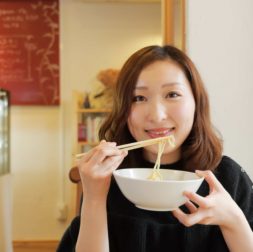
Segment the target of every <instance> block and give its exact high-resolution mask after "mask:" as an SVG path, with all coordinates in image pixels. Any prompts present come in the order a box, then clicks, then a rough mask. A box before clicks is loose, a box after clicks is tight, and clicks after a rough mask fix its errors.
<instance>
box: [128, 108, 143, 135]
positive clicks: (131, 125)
mask: <svg viewBox="0 0 253 252" xmlns="http://www.w3.org/2000/svg"><path fill="white" fill-rule="evenodd" d="M141 121H143V120H142V119H141V113H140V111H139V109H137V108H132V109H131V112H130V114H129V116H128V120H127V125H128V129H129V131H130V133H131V134H132V135H134V131H135V130H136V129H137V128H138V127H140V124H141Z"/></svg>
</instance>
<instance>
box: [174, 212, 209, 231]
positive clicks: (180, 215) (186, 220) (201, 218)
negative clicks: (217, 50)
mask: <svg viewBox="0 0 253 252" xmlns="http://www.w3.org/2000/svg"><path fill="white" fill-rule="evenodd" d="M172 214H173V215H174V216H175V218H177V219H178V221H179V222H181V223H182V224H183V225H185V226H186V227H190V226H193V225H195V224H206V221H205V220H206V219H208V216H207V213H206V212H205V211H203V210H201V209H200V210H197V211H196V212H195V213H192V214H186V213H184V212H183V211H182V210H181V209H179V208H178V209H176V210H174V211H173V212H172Z"/></svg>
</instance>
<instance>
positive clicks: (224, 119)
mask: <svg viewBox="0 0 253 252" xmlns="http://www.w3.org/2000/svg"><path fill="white" fill-rule="evenodd" d="M27 1H28V0H26V1H25V2H27ZM3 2H4V1H3ZM6 2H9V3H11V2H13V4H14V3H15V2H16V1H6ZM31 2H34V1H32V0H31ZM38 2H41V4H42V5H43V1H38ZM172 2H173V4H175V6H177V7H176V8H174V9H172V10H170V9H166V8H170V6H172V5H171V4H170V3H171V1H158V0H149V1H148V0H146V1H145V0H143V1H137V0H136V1H134V0H132V1H131V0H128V1H127V0H125V1H123V0H118V1H109V0H108V1H106V0H104V1H95V0H94V1H86V0H59V28H60V29H59V66H60V68H59V87H60V91H59V98H60V99H59V104H58V105H48V106H39V105H31V104H30V105H26V106H24V105H11V106H10V107H9V109H10V113H9V120H10V127H9V133H10V140H9V141H10V151H9V153H10V154H9V157H10V171H11V172H10V173H8V172H2V173H3V175H1V176H0V190H1V191H0V201H1V202H0V206H1V207H2V208H4V209H2V210H1V211H0V227H1V226H2V227H6V229H5V230H3V231H1V230H0V235H2V236H3V237H4V239H3V240H2V239H1V238H0V243H2V245H1V244H0V251H3V252H4V251H7V252H9V251H12V249H11V247H10V246H9V247H8V245H6V244H7V243H8V241H14V248H15V249H14V251H19V252H20V251H55V247H56V246H57V243H58V241H59V239H60V238H61V236H62V235H63V232H64V230H65V229H66V227H67V226H68V225H69V223H70V221H71V219H72V218H73V217H74V216H75V211H76V185H75V184H73V183H71V182H70V180H69V178H68V174H69V171H70V168H71V167H73V165H74V164H73V159H72V154H73V153H74V152H75V151H76V150H77V143H76V142H77V136H76V134H77V125H78V120H79V119H78V117H77V110H76V106H77V104H78V102H79V104H80V101H81V100H80V97H82V98H81V99H84V98H85V95H87V94H90V93H92V92H95V91H94V90H96V88H97V87H99V85H100V84H101V83H99V80H98V79H97V75H98V73H99V72H100V71H101V70H104V69H108V68H112V69H120V68H121V66H122V64H123V63H124V61H125V60H126V59H127V58H128V57H129V56H130V55H131V54H132V53H133V52H134V51H136V50H138V49H139V48H141V47H143V46H146V45H150V44H163V43H166V42H171V43H174V44H175V45H177V46H179V47H181V48H183V49H184V50H185V51H186V53H188V55H189V56H190V57H191V58H192V60H193V61H194V62H195V64H196V66H197V67H198V69H199V71H200V73H201V75H202V78H203V80H204V83H205V84H206V87H207V89H208V92H209V95H210V102H211V107H212V111H211V112H212V119H213V123H214V125H215V126H216V127H217V128H218V129H219V131H220V132H221V134H222V136H223V138H224V146H225V150H224V153H225V154H227V155H228V156H230V157H232V158H233V159H234V160H236V161H237V162H238V163H239V164H240V165H241V166H242V167H243V169H244V170H245V171H246V172H247V173H248V174H249V175H250V177H251V178H252V179H253V155H252V154H251V151H250V149H251V148H250V146H251V143H252V142H253V134H252V129H253V117H252V111H251V108H252V107H253V99H252V98H251V95H252V94H253V71H252V66H253V46H252V45H253V29H252V23H253V16H252V10H253V1H251V0H242V1H238V0H213V1H206V0H204V1H203V0H185V1H176V0H175V1H172ZM182 2H183V3H184V4H185V5H184V8H183V9H182V8H181V7H182V5H181V4H182ZM173 6H174V5H173ZM179 6H180V8H178V7H179ZM1 8H2V7H1ZM1 8H0V17H1V16H2V15H3V10H4V9H3V8H2V9H1ZM171 11H172V12H171ZM173 11H174V12H175V13H174V14H173V18H172V17H171V16H169V17H168V15H172V14H171V13H173ZM182 13H183V17H182V16H181V15H182ZM182 22H183V24H182ZM169 29H172V30H173V32H172V33H171V32H170V30H169ZM182 29H183V30H182ZM182 31H183V32H182ZM0 38H1V37H0ZM182 41H183V42H182ZM0 87H1V83H0ZM77 93H78V98H76V97H77V96H76V94H77ZM74 94H75V95H74ZM80 95H81V96H80ZM100 112H101V111H100ZM1 155H2V154H1ZM10 199H12V200H10ZM3 206H5V207H3ZM1 207H0V208H1ZM11 209H12V210H11ZM10 213H11V214H10ZM6 219H8V220H9V222H8V223H9V224H8V223H6V221H5V222H4V223H3V220H6ZM2 241H6V244H5V245H4V242H2ZM1 246H3V249H1Z"/></svg>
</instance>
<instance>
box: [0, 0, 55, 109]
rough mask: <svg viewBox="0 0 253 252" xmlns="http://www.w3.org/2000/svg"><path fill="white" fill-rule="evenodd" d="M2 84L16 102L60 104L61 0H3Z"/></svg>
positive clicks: (0, 39)
mask: <svg viewBox="0 0 253 252" xmlns="http://www.w3.org/2000/svg"><path fill="white" fill-rule="evenodd" d="M0 88H4V89H7V90H9V91H10V94H11V95H10V96H11V104H14V105H58V104H59V2H58V0H5V1H4V0H0Z"/></svg>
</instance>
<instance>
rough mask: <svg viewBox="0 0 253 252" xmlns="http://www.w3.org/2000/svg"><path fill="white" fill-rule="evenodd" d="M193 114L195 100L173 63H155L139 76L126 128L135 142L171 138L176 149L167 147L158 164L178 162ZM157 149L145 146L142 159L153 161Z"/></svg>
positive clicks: (188, 85)
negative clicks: (169, 136) (172, 137)
mask: <svg viewBox="0 0 253 252" xmlns="http://www.w3.org/2000/svg"><path fill="white" fill-rule="evenodd" d="M194 112H195V101H194V97H193V94H192V90H191V87H190V84H189V82H188V80H187V78H186V76H185V74H184V72H183V71H182V70H181V68H180V67H179V66H178V65H177V64H176V63H175V62H173V61H170V60H167V61H156V62H154V63H152V64H151V65H149V66H147V67H146V68H144V69H143V70H142V71H141V73H140V75H139V78H138V80H137V83H136V87H135V90H134V99H133V103H132V107H131V111H130V114H129V117H128V121H127V123H128V128H129V130H130V132H131V134H132V136H133V137H134V138H135V139H136V141H141V140H146V139H150V138H157V137H164V136H168V135H174V137H175V143H176V147H174V148H173V147H171V146H169V145H168V144H167V145H166V147H165V150H164V154H166V155H163V156H162V159H161V162H162V163H172V162H175V161H177V160H179V159H180V155H181V145H182V143H183V142H184V140H185V139H186V138H187V136H188V135H189V133H190V131H191V129H192V125H193V120H194ZM157 150H158V148H157V145H151V146H148V147H145V148H144V157H145V158H146V159H147V160H149V161H151V162H155V161H156V157H157Z"/></svg>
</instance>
